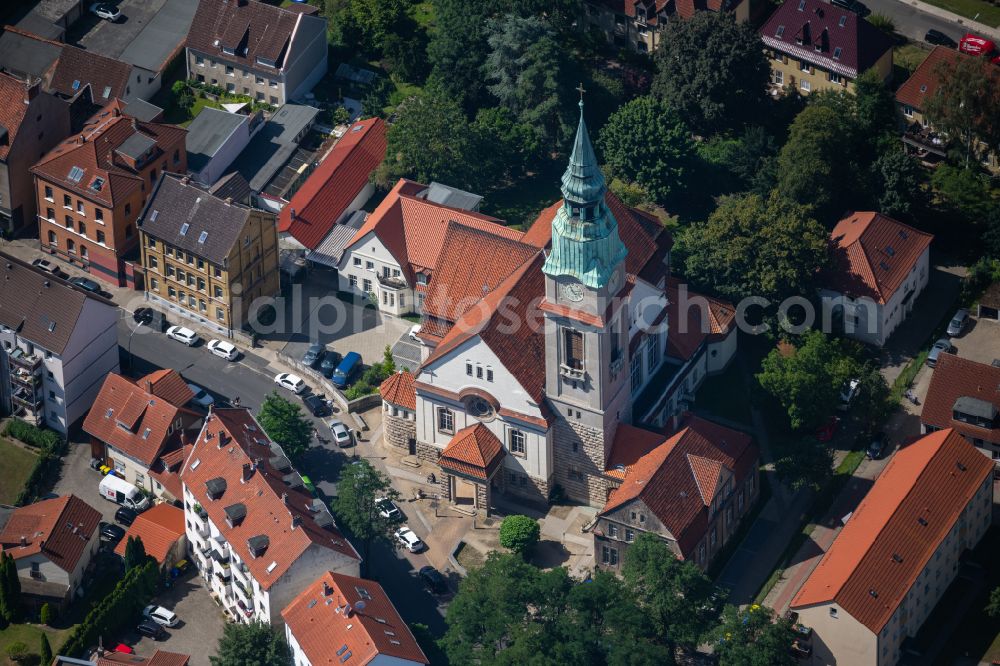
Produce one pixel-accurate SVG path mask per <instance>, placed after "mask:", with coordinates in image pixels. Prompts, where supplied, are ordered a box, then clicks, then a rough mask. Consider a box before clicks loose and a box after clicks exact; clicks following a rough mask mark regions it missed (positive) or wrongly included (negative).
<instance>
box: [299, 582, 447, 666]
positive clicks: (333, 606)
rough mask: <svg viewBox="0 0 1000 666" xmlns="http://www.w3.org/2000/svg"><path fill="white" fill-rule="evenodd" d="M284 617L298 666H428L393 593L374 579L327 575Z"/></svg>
mask: <svg viewBox="0 0 1000 666" xmlns="http://www.w3.org/2000/svg"><path fill="white" fill-rule="evenodd" d="M281 615H282V617H283V618H284V620H285V640H287V641H288V645H289V646H290V647H291V649H292V664H294V665H295V666H319V665H320V664H335V663H343V664H347V663H349V664H354V663H357V664H392V665H393V666H418V665H419V664H430V661H428V660H427V657H426V656H424V653H423V650H421V649H420V646H419V645H418V644H417V639H416V638H414V637H413V633H412V632H411V631H410V628H409V626H407V624H406V622H405V621H404V620H403V618H401V617H400V616H399V612H398V611H397V610H396V607H395V606H393V605H392V601H391V600H390V599H389V595H388V594H386V593H385V590H384V589H382V586H381V585H379V584H378V583H376V582H375V581H373V580H365V579H364V578H356V577H354V576H348V575H345V574H341V573H334V572H326V573H324V574H323V575H322V576H320V577H319V578H318V579H317V580H316V581H315V582H313V583H312V584H311V585H310V586H309V587H307V588H306V589H304V590H303V591H302V593H301V594H299V596H297V597H296V598H295V600H294V601H292V603H290V604H289V605H288V606H287V607H286V608H285V609H284V610H283V611H281Z"/></svg>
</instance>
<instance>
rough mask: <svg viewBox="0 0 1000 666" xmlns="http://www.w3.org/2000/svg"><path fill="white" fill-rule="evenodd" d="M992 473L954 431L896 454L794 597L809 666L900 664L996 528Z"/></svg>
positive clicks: (943, 433)
mask: <svg viewBox="0 0 1000 666" xmlns="http://www.w3.org/2000/svg"><path fill="white" fill-rule="evenodd" d="M992 470H993V465H992V464H991V463H990V461H989V460H987V459H986V458H984V457H983V456H982V455H980V454H979V453H978V452H977V451H976V450H975V449H974V448H973V447H972V446H971V445H970V444H969V443H968V442H967V441H966V440H965V439H964V438H963V437H962V436H961V435H959V433H957V432H955V431H953V430H951V429H946V430H942V431H940V432H935V433H933V434H930V435H927V436H925V437H923V438H921V439H919V440H917V441H916V442H914V443H912V444H910V445H909V446H905V447H903V448H902V449H900V450H899V451H897V452H896V454H895V455H893V457H892V459H891V460H890V461H889V463H888V465H886V467H885V469H884V470H883V471H882V474H881V475H880V476H879V477H878V479H877V480H876V481H875V483H874V485H873V486H872V487H871V490H869V491H868V494H867V495H865V497H864V499H863V500H862V501H861V504H859V505H858V508H857V509H855V510H854V512H853V513H852V514H851V515H850V517H849V518H848V519H847V523H846V524H845V525H844V528H843V529H842V530H841V531H840V534H838V535H837V538H836V539H835V540H834V542H833V544H832V545H831V546H830V549H829V550H828V551H827V552H826V554H825V555H824V556H823V559H822V560H820V563H819V565H818V566H817V567H816V568H815V569H814V570H813V572H812V574H811V575H810V576H809V578H808V579H807V580H806V582H805V585H803V586H802V588H801V589H800V590H799V592H798V594H797V595H796V596H795V598H794V599H793V600H792V604H791V608H792V610H794V611H796V612H798V614H799V622H801V623H802V624H804V625H806V626H807V627H812V630H813V636H812V641H811V643H812V648H813V656H812V658H813V660H814V663H821V664H852V665H854V664H857V665H858V666H867V665H871V666H875V665H877V664H895V663H898V662H899V660H900V657H901V656H902V652H901V649H900V648H901V646H902V644H903V641H905V640H906V639H907V638H909V637H912V636H915V635H916V634H917V632H918V631H919V629H920V627H921V625H922V624H923V623H924V621H925V620H926V619H927V617H928V615H930V613H931V611H932V610H933V609H934V606H935V605H936V604H937V603H938V601H939V600H940V599H941V596H942V595H943V594H944V592H945V590H946V589H947V588H948V586H949V585H950V584H951V582H952V581H953V580H954V579H955V576H956V575H957V573H958V569H959V565H960V560H961V558H962V555H963V554H964V552H965V551H966V550H967V549H971V548H973V547H975V545H976V544H977V543H979V540H980V539H981V538H982V536H983V534H984V533H985V532H986V530H987V528H989V526H990V523H991V522H992V515H993V478H992V474H991V472H992Z"/></svg>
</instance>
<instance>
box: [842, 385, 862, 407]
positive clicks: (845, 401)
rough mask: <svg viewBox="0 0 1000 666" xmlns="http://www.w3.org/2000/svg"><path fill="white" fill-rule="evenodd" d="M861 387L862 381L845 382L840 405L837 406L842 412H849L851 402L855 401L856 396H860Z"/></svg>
mask: <svg viewBox="0 0 1000 666" xmlns="http://www.w3.org/2000/svg"><path fill="white" fill-rule="evenodd" d="M860 386H861V380H860V379H852V380H850V381H847V382H844V387H843V388H842V389H840V404H839V405H837V409H839V410H840V411H842V412H844V411H847V410H848V409H849V408H850V406H851V401H852V400H854V396H856V395H857V394H858V388H859V387H860Z"/></svg>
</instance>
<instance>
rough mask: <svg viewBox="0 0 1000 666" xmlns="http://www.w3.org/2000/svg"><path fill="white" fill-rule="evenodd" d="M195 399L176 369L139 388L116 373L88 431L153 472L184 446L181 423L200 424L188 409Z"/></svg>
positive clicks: (92, 410) (102, 392)
mask: <svg viewBox="0 0 1000 666" xmlns="http://www.w3.org/2000/svg"><path fill="white" fill-rule="evenodd" d="M178 382H179V383H180V385H179V386H178ZM150 388H152V390H153V392H149V389H150ZM182 388H183V390H182ZM161 393H162V394H164V395H165V396H166V397H161V395H160V394H161ZM193 396H194V394H193V393H192V392H191V389H189V388H188V387H187V385H186V384H184V380H183V379H181V376H180V375H179V374H178V373H177V371H175V370H166V371H158V372H155V373H153V374H151V375H147V376H146V377H144V378H142V379H140V380H138V382H137V383H132V381H131V380H130V379H127V378H125V377H122V376H121V375H118V374H115V373H111V374H109V375H108V376H107V377H105V378H104V384H103V385H102V386H101V390H100V391H99V392H98V394H97V398H96V399H95V400H94V403H93V405H92V406H91V408H90V411H89V412H88V413H87V417H86V418H85V419H84V421H83V430H84V432H86V433H87V434H88V435H90V436H91V437H94V438H96V439H98V440H100V441H102V442H104V443H106V444H109V445H111V446H113V447H115V448H116V449H118V450H119V451H122V452H123V453H125V454H127V455H129V456H132V457H133V458H136V459H137V460H139V461H141V462H142V463H143V464H145V465H146V466H147V467H152V466H153V463H154V462H155V461H156V459H157V457H159V455H160V453H161V452H162V451H163V450H164V449H165V448H167V446H168V444H171V443H178V442H179V441H180V436H181V432H182V431H181V429H176V428H174V424H175V422H176V421H177V419H178V418H180V419H182V420H183V421H184V424H185V425H186V426H190V425H191V424H193V423H194V422H196V421H197V420H198V418H199V417H198V415H197V414H195V413H194V412H192V411H191V410H188V409H185V408H184V407H183V405H185V404H186V403H187V402H188V400H190V399H191V398H192V397H193ZM147 431H148V432H147Z"/></svg>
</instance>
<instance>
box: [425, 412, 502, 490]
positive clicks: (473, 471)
mask: <svg viewBox="0 0 1000 666" xmlns="http://www.w3.org/2000/svg"><path fill="white" fill-rule="evenodd" d="M503 454H504V450H503V444H501V443H500V440H499V439H497V436H496V435H494V434H493V432H492V431H491V430H490V429H489V428H487V427H486V426H485V425H483V424H482V423H476V424H475V425H471V426H468V427H467V428H463V429H462V430H459V431H458V432H456V433H455V436H454V437H452V438H451V441H450V442H448V445H447V446H445V447H444V451H442V452H441V458H440V459H438V464H439V465H440V466H441V467H442V468H445V469H449V470H454V471H456V472H459V473H461V474H465V475H466V476H472V477H475V478H477V479H481V480H483V481H485V480H487V479H489V478H490V477H491V476H493V472H494V471H496V469H497V467H499V466H500V463H501V461H502V460H503Z"/></svg>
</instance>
